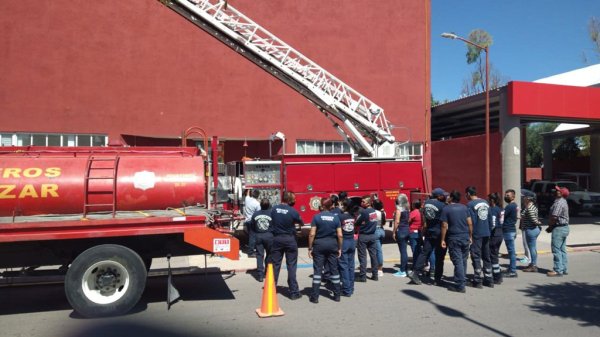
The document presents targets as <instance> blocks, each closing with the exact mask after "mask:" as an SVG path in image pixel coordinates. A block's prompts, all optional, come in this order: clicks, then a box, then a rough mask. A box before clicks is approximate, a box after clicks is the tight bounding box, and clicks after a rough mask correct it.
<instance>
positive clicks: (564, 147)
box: [552, 137, 581, 160]
mask: <svg viewBox="0 0 600 337" xmlns="http://www.w3.org/2000/svg"><path fill="white" fill-rule="evenodd" d="M580 152H581V150H580V149H579V145H578V144H577V140H576V139H575V137H568V138H565V139H563V140H562V141H561V142H560V143H559V144H558V146H557V147H556V148H555V149H554V153H553V154H552V158H553V159H556V160H570V159H574V158H576V157H578V156H579V155H580Z"/></svg>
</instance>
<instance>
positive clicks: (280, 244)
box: [271, 192, 304, 300]
mask: <svg viewBox="0 0 600 337" xmlns="http://www.w3.org/2000/svg"><path fill="white" fill-rule="evenodd" d="M295 203H296V196H295V195H294V193H292V192H284V193H283V203H281V204H279V205H276V206H274V207H273V209H272V210H271V219H273V248H272V249H271V256H272V258H271V259H272V261H273V267H274V269H275V285H277V280H278V279H279V271H280V269H281V263H282V262H283V256H284V254H285V262H286V264H287V272H288V287H289V293H290V299H291V300H297V299H299V298H300V297H302V295H301V294H300V288H299V287H298V280H297V279H296V269H297V267H298V242H297V241H296V224H298V225H300V226H302V225H303V224H304V222H302V219H301V218H300V214H298V211H296V210H295V209H294V208H292V206H293V205H294V204H295Z"/></svg>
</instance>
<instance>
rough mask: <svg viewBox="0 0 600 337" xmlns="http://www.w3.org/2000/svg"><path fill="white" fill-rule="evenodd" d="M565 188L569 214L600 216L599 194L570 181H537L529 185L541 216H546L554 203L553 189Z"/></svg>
mask: <svg viewBox="0 0 600 337" xmlns="http://www.w3.org/2000/svg"><path fill="white" fill-rule="evenodd" d="M557 185H558V186H560V187H566V188H568V189H569V192H570V193H569V197H568V198H567V203H568V204H569V214H570V215H571V216H575V215H577V214H579V213H580V212H590V213H591V214H592V215H594V216H598V215H600V193H598V192H591V191H587V190H585V189H582V188H581V187H579V186H578V185H577V183H574V182H572V181H549V180H538V181H536V182H534V183H533V184H532V185H531V191H532V192H533V193H535V195H536V199H537V204H538V208H539V210H540V213H541V214H544V215H545V214H547V213H548V211H549V210H550V206H552V203H553V202H554V196H555V187H556V186H557Z"/></svg>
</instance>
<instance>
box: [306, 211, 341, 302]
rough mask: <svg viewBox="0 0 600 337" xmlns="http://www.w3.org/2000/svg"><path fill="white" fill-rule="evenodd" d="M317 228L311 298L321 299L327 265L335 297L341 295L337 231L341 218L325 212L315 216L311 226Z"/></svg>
mask: <svg viewBox="0 0 600 337" xmlns="http://www.w3.org/2000/svg"><path fill="white" fill-rule="evenodd" d="M310 226H311V228H313V227H314V228H316V236H315V240H314V242H313V246H312V257H313V285H312V294H311V298H313V299H318V298H319V289H320V287H321V271H323V266H324V265H325V263H327V265H328V266H329V268H328V270H329V272H330V273H331V276H330V277H329V280H330V281H331V283H332V284H333V287H334V291H333V292H334V295H335V296H336V297H339V295H340V274H339V272H338V266H337V257H338V250H339V249H340V247H339V246H338V240H337V229H338V228H340V218H339V216H338V215H337V214H334V213H332V212H330V211H323V212H321V213H319V214H317V215H315V216H314V217H313V219H312V222H311V224H310Z"/></svg>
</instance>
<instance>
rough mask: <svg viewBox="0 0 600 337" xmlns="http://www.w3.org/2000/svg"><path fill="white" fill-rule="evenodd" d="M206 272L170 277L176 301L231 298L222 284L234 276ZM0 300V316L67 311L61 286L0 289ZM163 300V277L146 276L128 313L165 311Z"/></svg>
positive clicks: (75, 316) (164, 277)
mask: <svg viewBox="0 0 600 337" xmlns="http://www.w3.org/2000/svg"><path fill="white" fill-rule="evenodd" d="M209 269H211V270H209V271H208V272H207V273H206V274H205V273H197V274H186V275H173V284H174V285H175V287H176V288H177V290H179V294H180V295H181V298H180V299H179V300H180V301H204V300H232V299H235V296H234V294H233V293H234V292H235V290H233V291H232V290H230V289H229V287H228V286H227V284H226V283H225V280H226V279H227V278H229V277H232V276H233V275H234V274H226V273H224V274H221V273H219V272H218V269H216V268H209ZM212 269H214V270H212ZM0 298H1V299H2V304H3V305H2V306H0V316H1V315H11V314H22V313H33V312H46V311H57V310H69V309H71V305H70V304H69V302H68V301H67V298H66V296H65V290H64V285H63V284H62V283H60V284H37V285H28V286H15V287H2V288H0ZM166 299H167V276H166V275H165V276H156V277H149V278H148V280H147V282H146V289H145V290H144V293H143V294H142V298H141V299H140V301H139V302H138V304H137V305H136V306H135V307H134V308H133V309H132V310H131V312H130V314H133V313H136V312H142V311H144V310H146V308H147V307H148V304H149V303H160V302H164V303H165V310H167V304H166ZM174 306H177V304H176V303H175V304H174ZM70 317H71V318H82V317H81V316H79V315H78V314H77V313H75V312H72V313H71V314H70Z"/></svg>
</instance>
